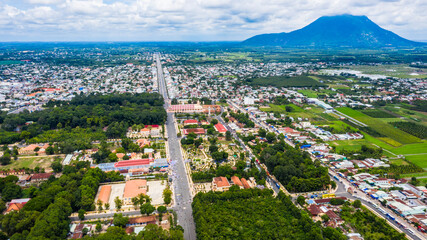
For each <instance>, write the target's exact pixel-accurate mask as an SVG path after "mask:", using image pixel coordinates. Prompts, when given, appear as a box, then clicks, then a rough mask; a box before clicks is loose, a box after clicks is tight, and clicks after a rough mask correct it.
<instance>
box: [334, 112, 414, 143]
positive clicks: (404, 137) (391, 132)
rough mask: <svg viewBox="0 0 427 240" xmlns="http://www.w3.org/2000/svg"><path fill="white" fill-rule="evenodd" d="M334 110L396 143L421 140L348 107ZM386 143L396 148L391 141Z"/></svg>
mask: <svg viewBox="0 0 427 240" xmlns="http://www.w3.org/2000/svg"><path fill="white" fill-rule="evenodd" d="M336 110H338V111H340V112H342V113H344V114H346V115H348V116H350V117H352V118H355V119H356V120H359V121H361V122H363V123H365V124H367V125H368V126H369V127H371V128H372V129H373V130H375V131H377V132H378V133H380V134H382V135H384V136H386V137H388V138H390V139H392V140H394V141H396V142H399V143H401V144H410V143H417V142H421V139H419V138H417V137H415V136H412V135H410V134H408V133H406V132H404V131H402V130H399V129H397V128H395V127H393V126H391V125H390V124H387V123H385V122H383V121H381V120H379V119H376V118H373V117H369V116H368V115H365V114H363V113H361V112H359V111H357V110H353V109H351V108H348V107H342V108H337V109H336ZM386 142H387V143H390V144H391V145H394V146H396V144H393V143H394V142H392V141H386Z"/></svg>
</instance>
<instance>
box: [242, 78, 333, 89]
mask: <svg viewBox="0 0 427 240" xmlns="http://www.w3.org/2000/svg"><path fill="white" fill-rule="evenodd" d="M248 83H249V84H250V85H252V86H274V87H279V88H280V87H324V86H326V85H325V84H323V83H321V82H318V81H316V80H315V79H314V78H312V77H309V76H296V77H288V76H271V77H262V78H254V79H249V80H248Z"/></svg>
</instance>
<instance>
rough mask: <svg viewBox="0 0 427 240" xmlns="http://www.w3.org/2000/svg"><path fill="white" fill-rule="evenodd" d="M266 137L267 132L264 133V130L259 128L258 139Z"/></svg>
mask: <svg viewBox="0 0 427 240" xmlns="http://www.w3.org/2000/svg"><path fill="white" fill-rule="evenodd" d="M266 135H267V131H265V129H264V128H260V129H259V130H258V136H260V137H263V138H264V137H265V136H266Z"/></svg>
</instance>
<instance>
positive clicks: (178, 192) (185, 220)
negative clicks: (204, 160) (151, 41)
mask: <svg viewBox="0 0 427 240" xmlns="http://www.w3.org/2000/svg"><path fill="white" fill-rule="evenodd" d="M155 58H156V64H157V79H158V81H159V93H160V94H161V95H162V96H163V97H164V99H165V105H164V107H165V109H167V108H168V107H169V99H168V96H167V89H166V84H165V79H164V76H163V70H162V64H161V62H160V56H159V54H155ZM174 122H175V118H174V116H173V113H168V119H167V121H166V129H167V132H168V149H169V158H170V159H171V167H172V179H173V184H172V185H173V188H174V192H175V206H174V207H173V209H174V210H175V211H176V212H177V214H178V224H179V225H181V226H182V227H183V228H184V238H185V239H187V240H193V239H196V227H195V225H194V220H193V213H192V209H191V202H192V197H191V191H190V185H189V183H188V178H187V174H186V171H185V166H184V161H183V159H182V153H181V146H180V143H179V139H178V138H177V136H176V128H175V123H174Z"/></svg>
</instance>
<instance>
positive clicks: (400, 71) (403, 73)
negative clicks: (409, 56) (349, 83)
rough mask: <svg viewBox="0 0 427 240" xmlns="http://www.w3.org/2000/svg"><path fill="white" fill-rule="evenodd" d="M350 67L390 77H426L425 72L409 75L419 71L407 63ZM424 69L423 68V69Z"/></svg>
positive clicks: (366, 72)
mask: <svg viewBox="0 0 427 240" xmlns="http://www.w3.org/2000/svg"><path fill="white" fill-rule="evenodd" d="M349 68H350V69H353V70H357V71H361V72H362V73H365V74H380V75H385V76H390V77H397V78H427V75H425V74H419V75H411V73H415V72H416V71H419V70H420V69H418V68H412V67H409V65H407V64H393V65H386V64H384V65H380V66H367V65H358V66H350V67H349ZM424 71H425V70H424Z"/></svg>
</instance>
